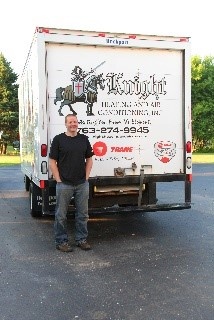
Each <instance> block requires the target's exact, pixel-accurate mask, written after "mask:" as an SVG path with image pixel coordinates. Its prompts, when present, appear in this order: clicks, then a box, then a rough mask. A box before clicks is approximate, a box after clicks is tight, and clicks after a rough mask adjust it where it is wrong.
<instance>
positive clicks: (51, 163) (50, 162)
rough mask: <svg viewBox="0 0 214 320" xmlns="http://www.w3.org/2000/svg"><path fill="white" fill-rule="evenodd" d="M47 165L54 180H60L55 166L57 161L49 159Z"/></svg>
mask: <svg viewBox="0 0 214 320" xmlns="http://www.w3.org/2000/svg"><path fill="white" fill-rule="evenodd" d="M49 167H50V169H51V172H52V173H53V176H54V178H55V180H56V182H62V180H61V179H60V176H59V170H58V167H57V162H56V160H54V159H49Z"/></svg>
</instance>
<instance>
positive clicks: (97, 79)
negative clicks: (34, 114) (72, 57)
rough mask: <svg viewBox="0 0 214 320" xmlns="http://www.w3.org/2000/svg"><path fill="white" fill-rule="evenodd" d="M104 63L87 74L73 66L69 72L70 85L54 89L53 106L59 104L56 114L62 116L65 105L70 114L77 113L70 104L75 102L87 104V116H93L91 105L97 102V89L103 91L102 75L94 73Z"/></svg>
mask: <svg viewBox="0 0 214 320" xmlns="http://www.w3.org/2000/svg"><path fill="white" fill-rule="evenodd" d="M104 63H105V61H103V62H102V63H100V64H99V65H98V66H96V67H95V68H93V69H91V71H89V72H85V71H83V70H82V68H80V67H79V66H75V67H74V69H73V70H72V72H71V75H72V77H71V84H69V85H68V86H66V87H65V88H62V87H59V88H57V89H56V98H55V99H54V104H55V105H56V104H57V102H61V103H60V108H59V110H58V113H59V115H60V116H63V113H62V108H63V106H65V105H67V106H69V108H70V111H71V113H72V114H74V115H76V114H77V112H76V111H75V110H74V109H73V107H72V104H75V103H76V102H84V103H86V104H87V111H86V114H87V116H94V114H93V104H94V103H95V102H97V95H98V87H99V88H100V89H101V90H104V89H105V85H104V82H105V80H104V78H103V74H102V73H101V74H99V75H96V74H95V71H96V69H98V68H99V67H101V66H102V65H103V64H104Z"/></svg>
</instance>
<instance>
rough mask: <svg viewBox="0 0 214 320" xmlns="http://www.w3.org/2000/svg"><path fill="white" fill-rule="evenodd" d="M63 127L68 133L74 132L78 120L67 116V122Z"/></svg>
mask: <svg viewBox="0 0 214 320" xmlns="http://www.w3.org/2000/svg"><path fill="white" fill-rule="evenodd" d="M65 126H66V128H67V130H68V131H69V132H76V131H77V129H78V120H77V118H76V117H73V116H69V117H67V121H66V123H65Z"/></svg>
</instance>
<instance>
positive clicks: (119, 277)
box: [0, 164, 214, 320]
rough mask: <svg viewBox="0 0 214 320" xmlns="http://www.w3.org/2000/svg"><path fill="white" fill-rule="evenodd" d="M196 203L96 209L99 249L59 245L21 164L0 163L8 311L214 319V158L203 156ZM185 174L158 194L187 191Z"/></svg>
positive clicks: (92, 235)
mask: <svg viewBox="0 0 214 320" xmlns="http://www.w3.org/2000/svg"><path fill="white" fill-rule="evenodd" d="M193 169H194V170H193V173H194V174H193V183H192V202H193V203H192V208H191V209H188V210H181V211H168V212H165V211H164V212H153V213H138V214H135V213H131V212H130V213H119V212H118V213H117V214H105V215H94V216H93V215H92V216H91V217H90V220H89V225H88V227H89V242H90V244H91V245H92V247H93V249H92V250H91V251H87V252H84V251H82V250H80V249H79V248H74V252H72V253H62V252H59V251H57V250H56V249H55V246H54V237H53V222H54V220H53V217H42V218H39V219H35V218H32V217H31V216H30V214H29V203H28V202H29V199H28V193H27V192H26V191H25V190H24V183H23V175H22V173H21V170H20V166H19V165H17V166H13V167H1V168H0V238H1V248H0V315H1V316H0V319H1V320H39V319H45V320H180V319H183V320H213V319H214V276H213V273H214V166H213V165H210V164H204V165H203V164H201V165H194V168H193ZM181 189H183V188H181V187H180V184H178V183H172V184H168V186H166V185H160V186H159V187H158V196H160V197H161V198H162V199H163V200H164V198H167V197H169V196H170V198H171V200H172V202H174V200H178V199H182V197H183V192H182V190H181ZM68 229H69V237H70V241H71V244H74V239H73V238H74V219H73V217H72V216H70V217H69V219H68Z"/></svg>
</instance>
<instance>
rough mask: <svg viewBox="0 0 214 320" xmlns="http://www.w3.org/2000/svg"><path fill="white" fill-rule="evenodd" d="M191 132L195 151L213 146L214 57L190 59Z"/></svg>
mask: <svg viewBox="0 0 214 320" xmlns="http://www.w3.org/2000/svg"><path fill="white" fill-rule="evenodd" d="M191 68H192V70H191V71H192V120H193V121H192V131H193V147H194V149H195V150H203V149H205V150H209V149H210V150H212V149H213V146H214V126H213V124H214V57H212V56H207V57H205V58H204V59H202V58H200V57H199V56H194V57H192V62H191Z"/></svg>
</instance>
